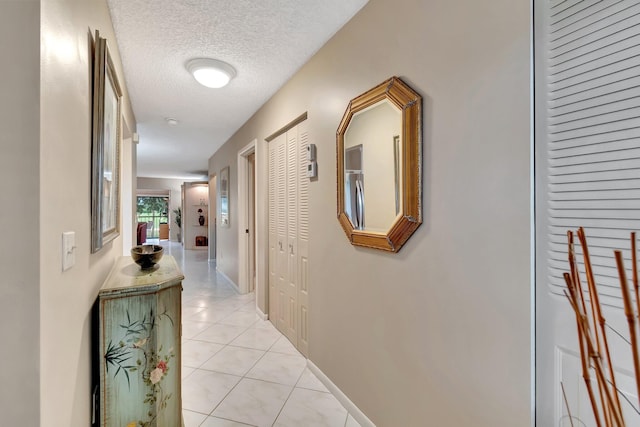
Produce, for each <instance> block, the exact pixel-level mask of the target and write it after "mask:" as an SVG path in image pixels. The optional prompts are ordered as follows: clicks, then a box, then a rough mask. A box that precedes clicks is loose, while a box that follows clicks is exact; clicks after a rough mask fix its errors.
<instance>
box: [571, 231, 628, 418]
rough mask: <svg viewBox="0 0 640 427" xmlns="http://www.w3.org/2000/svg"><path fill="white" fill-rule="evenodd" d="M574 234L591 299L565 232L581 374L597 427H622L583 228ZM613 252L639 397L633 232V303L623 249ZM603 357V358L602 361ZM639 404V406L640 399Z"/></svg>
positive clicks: (621, 416)
mask: <svg viewBox="0 0 640 427" xmlns="http://www.w3.org/2000/svg"><path fill="white" fill-rule="evenodd" d="M577 234H578V239H579V240H580V245H581V247H582V253H583V257H584V267H585V276H586V281H587V289H588V291H589V296H590V302H591V304H590V305H589V307H588V306H587V304H586V303H585V299H584V291H583V288H582V284H581V281H580V274H579V271H578V266H577V262H576V256H575V250H574V242H573V233H572V232H568V233H567V237H568V246H569V248H568V255H569V268H570V273H565V274H564V279H565V282H566V284H567V288H568V292H565V295H566V296H567V298H568V300H569V303H570V304H571V307H572V308H573V311H574V313H575V316H576V324H577V330H578V343H579V344H578V345H579V347H580V358H581V362H582V376H583V378H584V381H585V385H586V388H587V392H588V395H589V400H590V403H591V407H592V410H593V414H594V418H595V420H596V424H597V426H598V427H601V426H602V424H603V421H604V425H605V426H606V427H625V426H626V424H625V421H624V418H623V413H622V406H621V404H620V398H619V395H618V393H619V391H618V386H617V384H616V378H615V374H614V370H613V361H612V358H611V353H610V351H609V343H608V339H607V334H606V320H605V318H604V316H603V315H602V307H601V305H600V297H599V295H598V289H597V286H596V282H595V277H594V274H593V269H592V266H591V260H590V257H589V248H588V246H587V239H586V235H585V232H584V229H583V228H582V227H580V229H579V230H578V233H577ZM614 254H615V259H616V265H617V268H618V276H619V278H620V289H621V293H622V299H623V302H624V313H625V316H626V319H627V323H628V328H629V336H630V341H631V352H632V356H633V368H634V371H635V379H636V388H637V393H638V396H640V338H639V337H638V336H637V333H636V329H638V327H637V326H636V322H639V323H640V283H639V282H640V280H639V278H638V265H637V264H638V263H637V253H636V234H635V233H631V262H632V264H633V265H632V269H631V271H632V273H633V277H632V284H633V290H634V291H635V298H636V304H635V306H634V304H633V301H632V297H631V290H630V286H629V282H628V280H627V275H626V270H625V267H624V260H623V257H622V252H620V251H614ZM587 307H588V308H587ZM589 311H590V312H589ZM603 358H604V359H606V360H603ZM605 366H606V367H605ZM591 369H593V370H594V372H595V378H596V380H597V383H598V388H597V390H598V394H599V396H598V397H599V398H600V399H597V398H596V396H595V391H594V389H593V387H592V384H591V375H590V370H591ZM639 399H640V397H639ZM598 400H599V402H598ZM638 403H639V405H640V400H639V402H638Z"/></svg>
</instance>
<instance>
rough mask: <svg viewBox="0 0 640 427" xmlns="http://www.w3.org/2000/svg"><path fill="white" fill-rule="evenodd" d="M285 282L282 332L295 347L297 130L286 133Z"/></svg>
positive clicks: (296, 336) (296, 297) (296, 338)
mask: <svg viewBox="0 0 640 427" xmlns="http://www.w3.org/2000/svg"><path fill="white" fill-rule="evenodd" d="M286 135H287V138H286V139H287V179H286V187H287V232H286V235H287V241H286V242H287V269H288V271H287V276H286V278H287V282H286V286H285V287H284V289H283V290H282V293H283V294H284V306H283V307H282V309H283V310H282V311H283V312H284V313H283V314H284V318H285V324H284V329H283V330H282V332H283V333H284V334H285V335H286V336H287V338H289V341H291V342H292V343H293V345H296V346H297V341H298V335H297V332H296V329H297V320H296V317H297V316H296V314H297V311H298V310H297V308H298V305H297V299H298V273H297V270H298V262H297V259H296V258H297V253H298V150H297V149H298V128H297V127H294V128H293V129H291V130H289V131H288V132H287V134H286Z"/></svg>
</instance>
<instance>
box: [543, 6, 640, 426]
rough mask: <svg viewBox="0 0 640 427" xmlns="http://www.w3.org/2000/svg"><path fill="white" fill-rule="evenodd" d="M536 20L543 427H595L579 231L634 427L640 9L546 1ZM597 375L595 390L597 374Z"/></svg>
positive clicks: (639, 223)
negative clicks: (574, 278) (630, 318)
mask: <svg viewBox="0 0 640 427" xmlns="http://www.w3.org/2000/svg"><path fill="white" fill-rule="evenodd" d="M535 12H536V17H535V20H534V21H535V41H536V55H535V57H536V64H535V66H536V68H535V71H536V73H535V79H536V84H535V87H536V93H535V101H536V102H535V105H536V141H535V146H536V147H535V151H536V169H535V173H536V343H535V348H536V424H537V425H544V426H562V427H565V426H570V425H575V426H595V425H597V424H596V421H595V419H594V417H593V414H592V410H591V405H590V403H589V398H588V394H587V389H586V386H585V383H584V381H583V378H582V366H581V360H580V356H579V347H578V341H577V331H576V320H575V317H574V314H573V312H572V310H571V308H570V306H569V303H568V301H567V300H566V298H565V297H564V294H563V290H564V289H565V286H564V283H563V277H562V273H563V272H568V270H569V267H568V262H567V244H566V240H567V238H566V231H567V230H569V229H571V230H575V229H576V228H577V227H579V226H583V227H585V230H586V234H587V238H588V243H589V252H590V255H591V262H592V264H593V267H594V274H595V280H596V283H597V285H598V293H599V295H600V301H601V303H602V304H603V310H604V313H603V314H604V317H605V318H606V323H607V326H608V328H607V331H608V332H607V337H608V343H609V348H610V350H611V355H612V358H613V363H614V369H615V370H616V371H617V372H616V380H617V386H618V388H619V390H620V393H621V394H620V396H621V397H620V401H621V405H622V407H623V412H624V416H625V421H626V425H627V426H637V425H640V415H639V414H638V412H636V410H634V409H633V408H632V404H630V402H633V405H634V406H636V407H637V405H638V397H637V395H636V394H637V393H636V387H635V379H634V377H633V374H632V373H631V372H632V371H633V364H632V361H631V350H630V348H629V344H628V343H627V342H625V339H627V340H628V339H629V333H628V328H627V326H626V320H625V318H624V315H623V310H622V299H621V293H620V285H619V280H618V274H617V271H616V264H615V260H614V258H613V250H614V249H620V250H623V255H624V258H625V263H626V267H627V268H628V269H629V267H630V250H629V246H630V242H629V233H630V232H631V231H634V230H635V231H640V144H639V143H638V138H639V137H640V89H639V88H640V61H639V60H638V58H639V57H640V3H638V2H637V1H625V0H622V1H619V0H618V1H592V0H585V1H575V0H551V1H549V0H545V1H537V2H536V3H535ZM576 249H577V251H576V252H577V256H578V260H579V264H580V270H581V271H584V267H583V265H582V252H581V250H580V248H579V247H578V248H576ZM627 275H628V277H630V276H631V274H630V271H628V272H627ZM582 282H583V283H586V280H585V279H584V276H583V277H582ZM590 297H591V296H590V295H589V293H588V292H585V298H586V299H587V301H588V300H589V299H590ZM614 330H615V331H616V332H619V333H621V334H622V335H623V336H625V338H622V337H620V336H618V335H617V334H616V332H614ZM590 375H591V377H592V379H593V381H592V383H593V384H594V387H595V388H597V387H596V385H595V375H594V371H593V370H591V374H590ZM561 384H562V385H563V387H564V390H565V392H566V402H565V399H564V397H563V391H562V387H561ZM627 399H628V400H627ZM567 406H568V407H569V408H570V410H571V415H572V416H573V418H574V419H573V423H571V421H570V420H569V416H568V410H567ZM600 413H602V410H601V409H600ZM603 425H606V424H603Z"/></svg>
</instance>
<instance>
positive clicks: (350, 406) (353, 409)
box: [307, 359, 376, 427]
mask: <svg viewBox="0 0 640 427" xmlns="http://www.w3.org/2000/svg"><path fill="white" fill-rule="evenodd" d="M307 368H309V370H310V371H311V372H313V374H314V375H315V376H316V377H318V379H319V380H320V382H322V384H324V386H325V387H326V388H327V389H329V391H330V392H331V393H333V395H334V396H335V397H336V399H338V401H339V402H340V403H341V404H342V406H344V408H345V409H346V410H347V411H348V412H349V413H350V414H351V416H352V417H353V418H354V419H355V420H356V421H357V422H358V423H360V425H361V426H362V427H376V425H375V424H374V423H373V422H372V421H371V420H370V419H369V418H367V416H366V415H365V414H364V412H362V411H361V410H360V409H359V408H358V407H357V406H356V405H355V403H353V402H352V401H351V400H349V398H348V397H347V395H346V394H344V393H343V392H342V390H340V389H339V388H338V386H337V385H335V384H334V383H333V382H332V381H331V380H330V379H329V377H327V376H326V375H325V374H324V372H322V371H321V370H320V368H318V367H317V366H316V365H315V364H314V363H313V362H312V361H311V360H309V359H307Z"/></svg>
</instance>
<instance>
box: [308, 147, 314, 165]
mask: <svg viewBox="0 0 640 427" xmlns="http://www.w3.org/2000/svg"><path fill="white" fill-rule="evenodd" d="M307 160H308V161H309V162H313V161H315V160H316V144H309V145H307Z"/></svg>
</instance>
